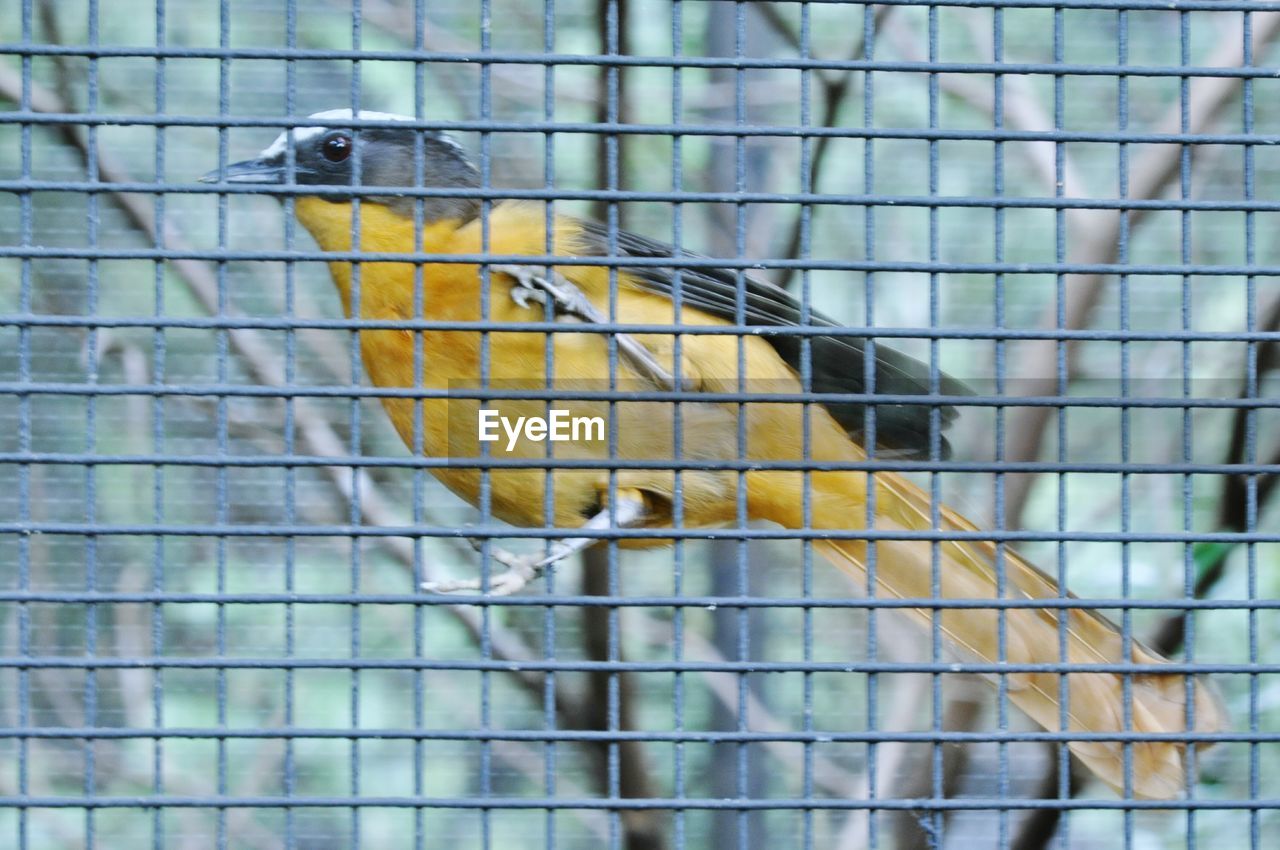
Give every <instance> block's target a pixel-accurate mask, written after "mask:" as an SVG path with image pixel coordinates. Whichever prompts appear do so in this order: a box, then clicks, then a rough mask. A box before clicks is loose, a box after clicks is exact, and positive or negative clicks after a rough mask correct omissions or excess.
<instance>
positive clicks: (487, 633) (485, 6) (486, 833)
mask: <svg viewBox="0 0 1280 850" xmlns="http://www.w3.org/2000/svg"><path fill="white" fill-rule="evenodd" d="M492 27H493V8H492V2H491V0H480V52H481V53H488V52H490V50H491V49H492ZM492 70H493V69H492V66H491V65H490V64H489V63H488V62H485V63H483V64H481V66H480V120H481V121H483V122H487V121H488V120H489V119H490V118H491V117H492V113H493V109H492V107H493V100H492V98H493V74H492ZM492 142H493V139H492V135H491V133H490V131H489V130H488V129H485V130H482V131H481V132H480V188H481V189H484V190H488V189H489V187H490V186H491V185H492V182H493V179H492V178H493V175H492V170H493V159H492ZM492 212H493V201H492V200H490V199H489V198H488V197H487V196H486V197H484V198H482V199H481V201H480V253H481V254H487V253H488V252H489V250H490V235H491V234H490V227H491V224H492V222H491V221H490V218H491V214H492ZM490 276H491V270H490V268H489V266H488V264H485V263H482V264H481V265H480V319H481V321H483V322H486V323H487V322H488V321H489V315H490V305H489V296H490V293H489V280H490ZM490 343H491V339H490V334H489V332H488V331H481V332H480V388H481V389H483V390H487V389H489V384H490V373H491V360H492V351H491V348H492V346H491V344H490ZM480 456H481V458H482V459H487V458H488V457H489V444H488V443H481V445H480ZM478 507H479V509H480V521H481V523H483V525H484V527H485V528H489V527H491V526H492V525H493V480H492V475H491V473H490V471H489V469H488V467H485V468H483V469H482V470H481V471H480V504H479V505H478ZM492 549H493V540H492V538H491V537H489V536H487V535H486V536H485V537H484V538H483V539H482V542H481V545H480V559H481V568H482V572H481V574H480V582H481V587H480V591H481V593H488V592H489V572H490V569H491V568H492V566H493V563H494V561H493V558H492V555H491V552H492ZM480 657H481V658H483V659H484V660H486V661H488V660H489V659H491V658H492V657H493V608H492V607H491V606H488V605H485V606H483V607H482V608H481V609H480ZM492 689H493V681H492V677H491V675H490V673H489V671H488V670H484V671H482V672H481V673H480V727H481V729H483V730H485V731H487V730H488V729H489V728H490V727H491V725H492V723H493V706H492ZM492 795H493V747H492V745H491V743H490V742H489V741H488V740H484V741H481V742H480V796H481V797H485V798H487V797H490V796H492ZM492 816H493V810H492V809H489V808H483V809H481V810H480V846H481V848H482V850H489V848H490V847H491V846H492V843H493V825H492Z"/></svg>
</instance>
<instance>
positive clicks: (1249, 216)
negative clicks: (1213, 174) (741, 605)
mask: <svg viewBox="0 0 1280 850" xmlns="http://www.w3.org/2000/svg"><path fill="white" fill-rule="evenodd" d="M1240 29H1241V38H1242V39H1243V41H1244V44H1243V60H1244V61H1243V62H1242V63H1241V64H1242V65H1243V66H1244V67H1245V68H1252V67H1253V60H1254V57H1253V15H1252V14H1251V13H1250V12H1245V13H1244V14H1243V15H1241V22H1240ZM1241 95H1242V97H1241V100H1242V112H1243V130H1244V134H1245V135H1246V136H1252V135H1253V79H1252V78H1251V77H1245V78H1244V82H1243V90H1242V93H1241ZM1255 167H1256V166H1255V160H1254V146H1253V145H1251V144H1246V145H1245V146H1244V197H1245V202H1246V203H1249V202H1252V201H1253V200H1254V196H1255V188H1254V180H1255V177H1256V170H1255ZM1256 261H1257V221H1256V219H1255V216H1254V214H1253V211H1252V210H1248V211H1246V212H1245V214H1244V262H1245V265H1246V266H1248V267H1250V268H1252V266H1253V264H1254V263H1255V262H1256ZM1257 327H1258V280H1257V278H1256V277H1255V276H1254V275H1252V274H1250V275H1248V276H1247V277H1246V278H1245V330H1246V331H1248V332H1249V333H1253V332H1254V331H1256V330H1257ZM1245 396H1246V397H1247V398H1249V399H1256V398H1259V387H1258V343H1256V342H1252V341H1251V342H1248V343H1246V344H1245ZM1244 462H1245V463H1248V464H1256V463H1257V462H1258V411H1257V410H1256V409H1250V410H1249V411H1247V412H1246V413H1245V446H1244ZM1244 485H1245V532H1246V533H1247V534H1250V535H1252V534H1255V533H1257V528H1258V476H1256V475H1246V476H1245V478H1244ZM1245 555H1246V558H1247V562H1246V587H1247V590H1246V593H1247V597H1248V599H1249V601H1250V602H1255V601H1256V600H1257V599H1258V598H1259V597H1258V550H1257V545H1256V544H1255V543H1254V542H1253V541H1252V540H1250V541H1248V542H1247V543H1246V544H1245ZM1245 617H1246V620H1247V624H1248V635H1249V650H1248V651H1249V664H1250V666H1256V665H1257V664H1258V661H1259V658H1260V656H1259V654H1258V642H1259V641H1258V609H1257V607H1255V606H1253V605H1251V606H1250V607H1249V608H1248V610H1247V612H1246V614H1245ZM1260 684H1261V683H1260V677H1259V675H1258V674H1257V673H1256V672H1254V673H1250V674H1249V733H1250V734H1251V735H1252V736H1253V738H1254V740H1252V741H1251V742H1250V743H1249V800H1250V801H1251V802H1252V801H1255V800H1257V799H1258V798H1259V796H1260V795H1261V773H1262V765H1261V747H1260V746H1259V744H1258V742H1257V736H1258V732H1259V728H1258V712H1259V707H1260V706H1259V702H1260V698H1261V690H1260ZM1188 704H1190V702H1189V701H1188ZM1193 720H1194V718H1191V717H1188V718H1187V721H1188V722H1187V728H1188V729H1191V728H1194V726H1195V724H1194V723H1193V722H1192V721H1193ZM1192 752H1194V750H1192ZM1261 821H1262V819H1261V813H1260V812H1259V810H1258V808H1257V807H1251V808H1250V809H1249V847H1250V848H1251V850H1259V848H1261V847H1262V822H1261Z"/></svg>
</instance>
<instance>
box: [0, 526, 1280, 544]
mask: <svg viewBox="0 0 1280 850" xmlns="http://www.w3.org/2000/svg"><path fill="white" fill-rule="evenodd" d="M566 531H572V532H573V536H574V537H589V538H592V539H599V540H897V541H940V542H941V541H952V540H955V541H961V540H966V541H977V542H986V543H996V542H1017V541H1022V542H1027V541H1034V542H1057V543H1065V542H1082V543H1083V542H1089V543H1280V530H1277V531H1261V530H1259V531H1205V532H1191V531H1143V532H1137V531H1127V532H1118V531H1036V530H1029V529H1019V530H1000V531H996V530H990V531H952V530H928V531H915V530H896V529H895V530H886V529H832V528H818V529H793V528H587V527H576V528H554V527H552V528H532V527H521V526H505V525H504V526H477V525H466V526H432V525H419V526H386V525H355V524H342V523H314V524H311V525H296V524H295V525H288V524H284V525H280V524H271V523H245V524H243V525H231V524H225V523H183V524H168V523H105V522H48V521H35V520H26V521H17V522H13V521H5V522H0V534H22V535H30V534H66V535H76V536H84V535H87V536H91V537H93V536H114V537H120V536H126V537H129V536H140V535H141V536H168V537H282V538H285V537H369V538H375V537H409V538H429V537H438V538H448V539H473V538H503V539H516V538H530V539H534V540H547V539H551V540H558V539H560V538H562V537H564V536H565V532H566Z"/></svg>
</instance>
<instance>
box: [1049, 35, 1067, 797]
mask: <svg viewBox="0 0 1280 850" xmlns="http://www.w3.org/2000/svg"><path fill="white" fill-rule="evenodd" d="M1063 16H1064V13H1063V10H1062V9H1054V10H1053V62H1054V64H1055V65H1061V64H1062V63H1063V61H1064V56H1065V52H1066V45H1065V38H1066V36H1065V32H1064V26H1063ZM1065 86H1066V80H1065V78H1064V77H1063V75H1062V74H1054V76H1053V129H1054V132H1055V133H1056V134H1060V133H1063V132H1064V131H1065V129H1066V127H1065V124H1066V88H1065ZM1066 159H1067V150H1066V144H1065V143H1064V142H1062V141H1054V144H1053V183H1054V197H1055V198H1062V197H1064V195H1065V191H1066V168H1067V162H1066ZM1053 230H1054V245H1053V256H1054V262H1055V263H1059V264H1062V263H1065V262H1066V261H1067V219H1066V210H1065V209H1062V208H1058V209H1056V210H1055V211H1054V218H1053ZM1066 287H1067V278H1066V275H1064V274H1061V273H1059V274H1057V275H1055V276H1054V296H1053V297H1054V327H1055V328H1056V329H1057V330H1062V329H1064V328H1066V326H1067V313H1066V310H1067V291H1066ZM1054 347H1055V357H1056V360H1055V368H1054V390H1055V393H1056V394H1057V395H1058V396H1065V395H1066V394H1067V382H1068V373H1067V345H1066V343H1065V342H1064V341H1062V340H1061V339H1059V340H1058V341H1057V342H1056V343H1054ZM1067 412H1068V408H1067V407H1066V406H1059V407H1058V408H1057V414H1058V417H1057V423H1056V424H1057V438H1058V462H1059V463H1065V462H1066V459H1067ZM1055 481H1056V484H1057V510H1056V516H1055V523H1056V524H1055V528H1056V529H1057V534H1058V535H1059V537H1058V539H1057V541H1056V543H1055V549H1056V552H1055V554H1056V555H1057V576H1056V583H1057V588H1058V598H1059V599H1066V598H1067V597H1068V594H1067V590H1066V588H1067V566H1068V565H1067V543H1066V540H1065V536H1064V535H1065V533H1066V528H1067V476H1065V475H1063V474H1061V473H1058V474H1057V475H1055ZM1057 620H1058V663H1059V664H1066V663H1067V662H1068V661H1069V660H1070V657H1071V656H1070V643H1069V636H1070V631H1069V615H1068V616H1061V617H1058V618H1057ZM1058 694H1059V699H1058V729H1059V730H1061V731H1064V732H1065V731H1067V730H1069V729H1070V728H1071V719H1070V716H1071V681H1070V678H1069V677H1068V676H1067V674H1066V673H1065V672H1063V673H1060V674H1059V675H1058ZM1060 758H1062V759H1066V758H1067V757H1066V756H1060ZM1069 769H1070V767H1069V765H1068V766H1067V767H1066V768H1063V767H1062V763H1061V762H1059V786H1060V787H1062V781H1061V779H1062V772H1063V771H1064V770H1069ZM1064 821H1065V818H1064Z"/></svg>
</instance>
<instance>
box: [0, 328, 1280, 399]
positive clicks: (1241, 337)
mask: <svg viewBox="0 0 1280 850" xmlns="http://www.w3.org/2000/svg"><path fill="white" fill-rule="evenodd" d="M3 326H12V327H74V328H147V329H160V328H181V329H189V330H240V329H253V330H279V331H288V330H304V329H305V330H343V331H355V330H396V331H426V330H441V331H445V330H467V331H482V330H485V331H528V332H532V333H547V332H553V333H557V334H562V333H570V334H572V333H588V334H594V333H629V334H665V335H669V336H677V335H678V336H742V335H746V336H794V337H805V336H807V337H815V336H816V337H828V336H829V337H856V338H859V339H865V338H868V337H870V338H877V339H878V338H883V339H924V340H928V339H960V340H1096V341H1103V342H1280V331H1246V330H1239V331H1196V330H1182V329H1172V330H1126V329H1107V328H1048V327H1034V328H996V327H981V328H968V327H955V328H945V327H905V326H904V327H893V326H886V325H839V326H828V325H767V324H759V325H737V324H733V323H726V324H723V325H720V324H717V325H682V324H675V323H672V324H653V323H645V324H641V323H636V322H598V323H597V322H563V321H550V322H548V321H531V322H510V321H498V320H495V319H489V320H481V319H476V320H474V321H472V320H466V321H461V320H456V321H454V320H451V321H445V320H437V319H374V318H365V319H358V318H349V319H348V318H341V319H340V318H327V317H314V318H312V317H294V316H242V315H236V316H88V315H70V314H64V313H0V327H3ZM1077 380H1078V381H1082V382H1084V383H1086V384H1087V383H1089V380H1090V379H1088V378H1081V379H1077ZM1132 380H1133V379H1131V382H1132ZM1167 380H1180V379H1177V378H1170V379H1167ZM1193 380H1194V379H1193ZM1144 382H1145V381H1144Z"/></svg>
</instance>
